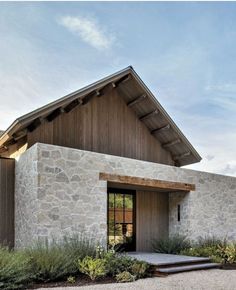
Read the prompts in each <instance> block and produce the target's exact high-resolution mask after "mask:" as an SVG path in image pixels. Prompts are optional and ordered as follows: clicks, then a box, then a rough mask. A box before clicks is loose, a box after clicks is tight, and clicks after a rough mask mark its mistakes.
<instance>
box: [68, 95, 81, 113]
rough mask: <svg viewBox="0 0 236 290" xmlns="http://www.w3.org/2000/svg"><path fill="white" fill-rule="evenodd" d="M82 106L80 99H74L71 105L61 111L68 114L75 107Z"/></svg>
mask: <svg viewBox="0 0 236 290" xmlns="http://www.w3.org/2000/svg"><path fill="white" fill-rule="evenodd" d="M81 104H82V101H81V99H79V98H78V99H76V100H74V101H72V102H71V103H69V104H68V105H67V106H65V107H64V108H63V109H64V111H65V112H66V113H69V112H70V111H72V110H73V109H74V108H75V107H77V106H79V105H81Z"/></svg>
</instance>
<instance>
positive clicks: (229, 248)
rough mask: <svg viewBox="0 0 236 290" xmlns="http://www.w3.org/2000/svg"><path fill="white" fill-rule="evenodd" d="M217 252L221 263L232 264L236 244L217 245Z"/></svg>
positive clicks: (234, 258) (235, 259) (234, 259)
mask: <svg viewBox="0 0 236 290" xmlns="http://www.w3.org/2000/svg"><path fill="white" fill-rule="evenodd" d="M218 254H219V256H220V258H221V262H222V263H223V264H233V263H236V245H235V244H232V243H231V244H228V245H219V246H218Z"/></svg>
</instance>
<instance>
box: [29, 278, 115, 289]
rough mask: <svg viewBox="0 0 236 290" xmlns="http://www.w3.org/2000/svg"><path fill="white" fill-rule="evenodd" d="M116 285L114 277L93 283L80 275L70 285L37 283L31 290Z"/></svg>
mask: <svg viewBox="0 0 236 290" xmlns="http://www.w3.org/2000/svg"><path fill="white" fill-rule="evenodd" d="M110 283H116V280H115V279H114V278H112V277H103V278H101V279H99V280H96V281H91V279H90V278H89V277H87V276H86V275H78V277H77V278H76V279H75V282H74V283H69V282H67V281H57V282H49V283H36V284H34V285H32V286H31V287H30V288H29V290H31V289H38V288H54V287H63V288H64V287H72V286H89V285H96V284H110Z"/></svg>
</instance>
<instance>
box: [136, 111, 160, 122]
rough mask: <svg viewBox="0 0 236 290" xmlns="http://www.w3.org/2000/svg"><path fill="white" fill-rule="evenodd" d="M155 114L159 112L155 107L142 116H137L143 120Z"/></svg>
mask: <svg viewBox="0 0 236 290" xmlns="http://www.w3.org/2000/svg"><path fill="white" fill-rule="evenodd" d="M157 114H159V111H158V110H157V109H156V110H154V111H152V112H150V113H147V114H145V115H143V116H142V117H140V118H139V120H140V121H144V120H147V119H149V118H151V117H153V116H156V115H157Z"/></svg>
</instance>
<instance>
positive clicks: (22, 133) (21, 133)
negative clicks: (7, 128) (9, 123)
mask: <svg viewBox="0 0 236 290" xmlns="http://www.w3.org/2000/svg"><path fill="white" fill-rule="evenodd" d="M27 133H28V129H27V128H26V129H23V130H21V131H19V132H16V133H14V134H13V135H12V137H13V138H14V140H16V141H17V140H19V139H21V138H23V137H25V136H26V135H27Z"/></svg>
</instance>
